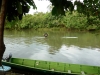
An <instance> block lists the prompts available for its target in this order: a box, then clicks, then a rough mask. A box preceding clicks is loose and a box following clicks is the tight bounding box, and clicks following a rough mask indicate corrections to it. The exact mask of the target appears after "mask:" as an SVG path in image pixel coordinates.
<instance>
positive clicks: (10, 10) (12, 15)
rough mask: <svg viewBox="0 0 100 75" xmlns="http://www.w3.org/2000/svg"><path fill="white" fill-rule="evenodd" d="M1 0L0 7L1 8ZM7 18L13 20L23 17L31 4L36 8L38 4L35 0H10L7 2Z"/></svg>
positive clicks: (0, 0)
mask: <svg viewBox="0 0 100 75" xmlns="http://www.w3.org/2000/svg"><path fill="white" fill-rule="evenodd" d="M1 2H2V0H0V8H1ZM7 4H8V5H7V20H8V21H10V22H11V21H12V20H16V19H19V20H21V19H22V16H23V15H25V14H26V13H28V12H29V9H30V7H31V6H33V9H36V5H35V3H34V1H33V0H10V1H8V3H7Z"/></svg>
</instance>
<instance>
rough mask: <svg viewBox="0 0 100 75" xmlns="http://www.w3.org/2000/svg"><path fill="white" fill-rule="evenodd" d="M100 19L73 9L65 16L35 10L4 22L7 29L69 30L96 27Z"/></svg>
mask: <svg viewBox="0 0 100 75" xmlns="http://www.w3.org/2000/svg"><path fill="white" fill-rule="evenodd" d="M99 24H100V21H99V19H97V18H96V17H94V16H91V17H90V18H89V19H87V17H86V16H85V15H82V14H80V13H78V12H77V11H73V14H70V12H67V13H66V16H60V15H59V16H53V15H52V14H51V13H45V14H44V13H42V12H37V13H35V14H34V15H29V14H27V15H26V16H23V19H22V20H21V21H19V20H17V21H12V22H6V26H5V28H9V29H30V28H33V29H39V28H55V27H56V28H67V29H69V30H73V29H76V30H89V29H98V28H100V26H99Z"/></svg>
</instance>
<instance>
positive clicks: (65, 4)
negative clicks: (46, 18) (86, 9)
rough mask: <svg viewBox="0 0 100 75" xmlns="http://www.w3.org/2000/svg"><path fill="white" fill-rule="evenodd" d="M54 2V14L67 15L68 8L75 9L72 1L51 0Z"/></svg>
mask: <svg viewBox="0 0 100 75" xmlns="http://www.w3.org/2000/svg"><path fill="white" fill-rule="evenodd" d="M50 2H51V3H52V6H54V7H53V9H52V15H56V16H58V15H65V10H66V11H67V10H68V9H69V10H70V11H73V10H74V6H73V4H72V2H71V1H67V0H50Z"/></svg>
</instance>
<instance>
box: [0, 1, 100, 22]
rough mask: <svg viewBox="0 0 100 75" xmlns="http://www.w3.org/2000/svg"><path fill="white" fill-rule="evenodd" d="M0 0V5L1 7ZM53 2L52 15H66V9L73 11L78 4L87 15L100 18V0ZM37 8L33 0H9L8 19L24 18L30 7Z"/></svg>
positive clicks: (79, 8)
mask: <svg viewBox="0 0 100 75" xmlns="http://www.w3.org/2000/svg"><path fill="white" fill-rule="evenodd" d="M1 2H2V0H0V7H1ZM50 2H51V3H52V6H53V8H52V15H56V16H58V15H65V12H66V11H71V12H72V11H73V10H74V6H75V5H76V6H77V11H78V12H79V13H82V14H85V15H86V16H87V17H89V16H90V15H92V16H96V17H98V18H99V19H100V14H99V13H100V0H83V2H80V0H76V1H75V2H74V4H73V3H72V2H71V0H50ZM31 6H32V7H33V9H36V8H37V7H36V5H35V3H34V1H33V0H8V6H7V19H8V21H11V20H15V19H16V18H19V19H20V20H21V19H22V16H23V15H25V14H26V13H28V12H29V9H30V7H31Z"/></svg>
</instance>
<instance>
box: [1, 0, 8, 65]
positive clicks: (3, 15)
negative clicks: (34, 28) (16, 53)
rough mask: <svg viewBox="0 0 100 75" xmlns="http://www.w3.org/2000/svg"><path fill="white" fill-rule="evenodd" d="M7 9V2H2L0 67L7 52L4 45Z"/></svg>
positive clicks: (5, 0) (3, 0) (4, 0)
mask: <svg viewBox="0 0 100 75" xmlns="http://www.w3.org/2000/svg"><path fill="white" fill-rule="evenodd" d="M6 8H7V0H2V5H1V8H0V9H1V10H0V66H1V65H2V64H1V60H2V57H3V54H4V52H5V48H6V47H5V44H4V38H3V37H4V24H5V18H6Z"/></svg>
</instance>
